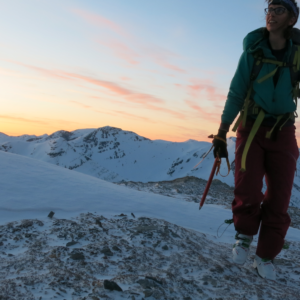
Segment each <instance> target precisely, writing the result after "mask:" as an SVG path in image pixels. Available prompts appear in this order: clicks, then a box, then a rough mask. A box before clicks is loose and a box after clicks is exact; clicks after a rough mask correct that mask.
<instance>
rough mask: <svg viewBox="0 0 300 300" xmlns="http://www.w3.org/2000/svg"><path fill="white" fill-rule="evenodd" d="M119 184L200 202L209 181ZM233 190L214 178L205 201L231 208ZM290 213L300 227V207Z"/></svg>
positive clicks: (186, 178)
mask: <svg viewBox="0 0 300 300" xmlns="http://www.w3.org/2000/svg"><path fill="white" fill-rule="evenodd" d="M117 184H118V185H122V186H127V187H129V188H132V189H135V190H138V191H145V192H151V193H154V194H160V195H164V196H169V197H173V198H178V199H183V200H185V201H189V202H196V203H200V200H201V197H202V195H203V192H204V189H205V187H206V184H207V181H206V180H203V179H200V178H197V177H192V176H187V177H184V178H177V179H174V180H171V181H159V182H147V183H143V182H132V181H122V182H118V183H117ZM233 190H234V189H233V188H232V187H230V186H228V185H227V184H226V183H223V182H221V181H220V180H218V179H214V180H213V182H212V184H211V187H210V190H209V192H208V196H207V198H206V201H205V203H207V204H217V205H223V206H225V207H226V208H228V209H230V208H231V203H232V201H233V199H234V194H233ZM299 190H300V189H299ZM288 213H289V215H290V217H291V219H292V223H291V226H292V227H294V228H298V229H300V209H299V208H297V207H293V206H290V207H289V209H288Z"/></svg>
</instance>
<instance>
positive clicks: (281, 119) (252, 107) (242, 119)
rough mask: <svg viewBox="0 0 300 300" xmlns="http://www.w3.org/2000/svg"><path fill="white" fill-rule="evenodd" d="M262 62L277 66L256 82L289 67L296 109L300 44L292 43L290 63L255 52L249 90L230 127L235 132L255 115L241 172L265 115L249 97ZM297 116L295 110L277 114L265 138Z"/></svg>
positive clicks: (273, 136) (299, 90)
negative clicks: (238, 113) (236, 118)
mask: <svg viewBox="0 0 300 300" xmlns="http://www.w3.org/2000/svg"><path fill="white" fill-rule="evenodd" d="M264 63H265V64H274V65H276V66H277V67H276V68H275V70H274V71H272V72H270V73H269V74H267V75H265V76H263V77H262V78H260V79H258V80H257V81H256V82H257V83H259V84H261V83H262V82H264V81H266V80H267V79H269V78H271V77H273V76H274V75H275V74H276V72H277V71H278V70H279V68H284V67H287V68H289V69H290V75H291V81H292V86H293V99H294V101H295V104H296V109H297V102H298V99H297V98H298V97H300V88H299V80H300V78H299V74H300V73H299V72H300V46H298V45H293V48H292V53H291V59H290V63H286V62H281V61H277V60H272V59H267V58H264V57H263V52H262V51H258V52H257V53H255V54H254V64H253V69H252V72H251V76H250V81H251V83H250V87H249V90H248V92H247V95H246V99H245V102H244V106H243V108H242V110H241V112H240V116H239V118H238V120H237V121H236V123H235V125H234V127H233V129H232V131H234V132H236V130H237V129H238V127H239V126H240V124H242V127H245V126H246V121H247V116H248V115H250V114H251V115H256V116H257V117H256V120H255V122H254V124H253V126H252V129H251V131H250V133H249V137H248V139H247V141H246V145H245V148H244V152H243V154H242V162H241V169H240V171H241V172H245V171H246V158H247V154H248V151H249V148H250V146H251V143H252V141H253V139H254V137H255V135H256V133H257V131H258V129H259V127H260V126H261V124H262V122H263V120H264V118H265V115H266V111H264V109H263V108H261V107H260V106H259V105H257V104H256V103H255V102H254V101H253V100H252V99H251V96H252V93H253V83H254V82H255V80H256V78H257V76H258V75H259V72H260V70H261V68H262V66H263V64H264ZM297 117H298V115H297V113H296V111H295V112H292V113H286V114H282V115H278V116H277V120H276V123H275V125H274V126H273V127H272V129H271V130H270V131H268V132H267V134H266V138H268V139H274V138H275V136H276V134H277V132H278V130H279V131H280V130H281V129H282V127H283V126H284V125H285V124H286V123H287V122H288V120H293V121H294V120H295V118H297Z"/></svg>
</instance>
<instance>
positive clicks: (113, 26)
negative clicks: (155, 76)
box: [71, 9, 186, 73]
mask: <svg viewBox="0 0 300 300" xmlns="http://www.w3.org/2000/svg"><path fill="white" fill-rule="evenodd" d="M71 11H72V13H74V14H75V15H77V16H79V17H80V18H81V19H83V20H84V21H86V22H87V23H89V24H91V25H94V26H97V27H101V28H103V27H104V28H107V29H109V30H111V31H113V32H115V33H117V34H118V35H119V36H121V37H123V38H125V39H126V43H125V42H121V41H119V40H115V39H114V40H112V39H110V40H106V41H104V40H103V39H101V40H97V43H98V44H101V45H104V46H106V47H108V48H109V49H111V50H112V51H113V53H114V54H115V55H116V56H117V57H119V58H121V59H123V60H125V61H127V62H128V63H129V64H132V65H137V64H139V63H140V60H145V59H150V60H152V61H154V62H155V63H156V64H158V65H159V66H161V67H163V68H165V69H168V70H171V71H175V72H179V73H186V71H185V70H184V69H183V68H180V67H179V66H177V65H175V64H173V63H170V62H169V60H170V59H171V58H174V57H175V58H177V57H178V55H176V54H174V53H173V52H171V51H168V50H165V49H162V48H160V47H157V46H150V47H149V46H144V45H143V44H142V43H141V41H140V40H138V39H136V38H134V37H132V36H130V34H129V33H128V32H126V31H125V30H124V29H123V27H122V26H120V25H119V24H117V23H115V22H113V21H111V20H109V19H106V18H104V17H103V16H101V15H99V14H95V13H93V12H90V11H87V10H83V9H71ZM129 41H130V45H131V47H130V46H128V42H129ZM132 46H134V48H136V49H138V50H137V51H134V50H133V49H132Z"/></svg>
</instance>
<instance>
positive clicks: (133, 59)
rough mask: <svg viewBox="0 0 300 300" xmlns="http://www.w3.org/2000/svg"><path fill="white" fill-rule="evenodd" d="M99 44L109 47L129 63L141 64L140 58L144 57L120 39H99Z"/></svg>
mask: <svg viewBox="0 0 300 300" xmlns="http://www.w3.org/2000/svg"><path fill="white" fill-rule="evenodd" d="M97 43H98V44H100V45H103V46H105V47H107V48H109V49H110V50H111V51H112V52H113V53H114V55H115V56H117V57H119V58H120V59H122V60H125V61H126V62H127V63H129V64H131V65H138V64H140V61H139V60H140V59H142V57H141V56H140V55H139V54H138V53H137V52H136V51H134V50H133V49H132V48H131V47H129V46H128V45H126V44H125V43H123V42H121V41H118V40H108V41H104V40H98V41H97Z"/></svg>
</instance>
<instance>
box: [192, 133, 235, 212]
mask: <svg viewBox="0 0 300 300" xmlns="http://www.w3.org/2000/svg"><path fill="white" fill-rule="evenodd" d="M209 138H214V135H210V136H209ZM213 148H214V145H212V146H211V148H210V149H209V150H208V152H207V153H205V155H204V156H203V158H202V160H201V161H200V162H199V163H198V164H197V165H196V166H195V167H194V168H193V169H195V168H196V167H198V166H199V165H200V164H201V163H202V161H203V160H204V159H205V157H207V155H208V154H209V153H210V151H211V150H212V149H213ZM226 162H227V166H228V174H227V175H225V176H223V175H222V174H221V173H220V167H221V158H219V155H218V153H217V157H216V158H215V161H214V165H213V167H212V170H211V173H210V176H209V179H208V181H207V184H206V187H205V190H204V193H203V195H202V199H201V202H200V206H199V210H200V209H201V208H202V206H203V205H204V202H205V199H206V196H207V194H208V191H209V188H210V186H211V183H212V180H213V178H214V175H215V174H216V175H218V174H220V175H221V176H222V177H226V176H228V175H229V173H230V164H229V160H228V157H226Z"/></svg>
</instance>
